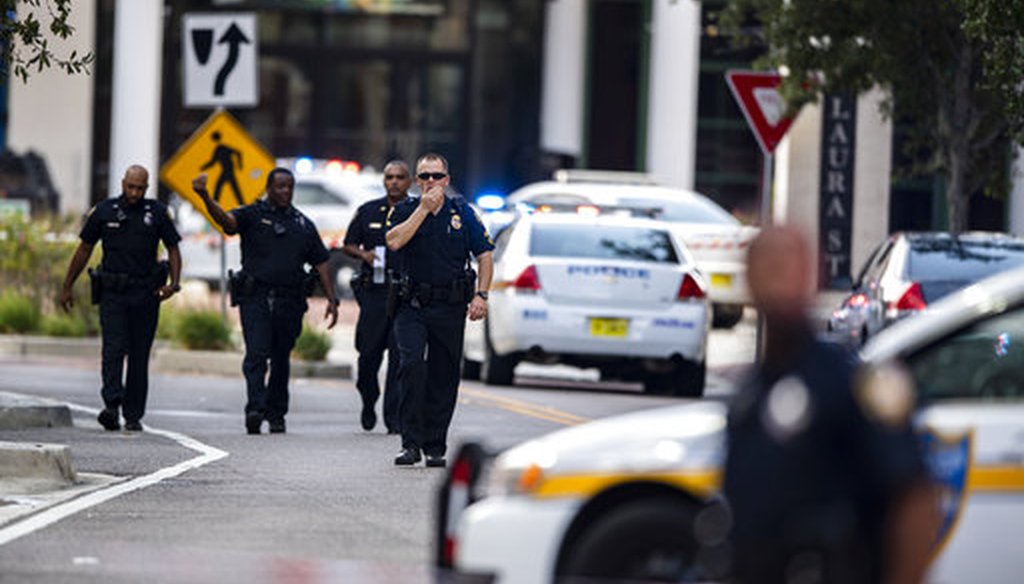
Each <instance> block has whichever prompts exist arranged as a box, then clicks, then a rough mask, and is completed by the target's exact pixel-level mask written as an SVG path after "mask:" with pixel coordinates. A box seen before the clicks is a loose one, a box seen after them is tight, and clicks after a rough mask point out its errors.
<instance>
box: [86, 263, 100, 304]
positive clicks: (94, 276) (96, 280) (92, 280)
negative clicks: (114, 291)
mask: <svg viewBox="0 0 1024 584" xmlns="http://www.w3.org/2000/svg"><path fill="white" fill-rule="evenodd" d="M89 291H90V292H91V293H92V303H93V304H99V303H100V302H101V301H102V300H103V275H102V273H101V272H98V271H96V270H94V269H92V268H89Z"/></svg>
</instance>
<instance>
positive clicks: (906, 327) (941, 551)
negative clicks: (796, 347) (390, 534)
mask: <svg viewBox="0 0 1024 584" xmlns="http://www.w3.org/2000/svg"><path fill="white" fill-rule="evenodd" d="M862 354H863V356H864V358H865V359H866V360H867V361H869V362H877V363H881V362H887V361H889V360H892V359H899V360H902V361H903V362H904V363H906V365H907V366H908V368H909V370H910V372H911V373H912V375H913V376H914V378H915V380H916V382H917V385H918V391H919V396H918V397H919V398H920V401H921V404H922V406H921V408H920V410H919V411H918V413H917V415H916V417H915V424H916V427H917V428H918V430H919V433H920V435H921V436H922V439H923V441H924V443H925V445H926V448H927V452H928V462H929V467H930V468H931V470H932V473H933V475H934V477H935V478H936V480H937V483H938V484H939V485H940V486H941V488H942V493H943V496H942V513H943V518H942V522H941V527H940V532H939V533H938V534H937V536H936V539H935V541H936V543H935V547H934V553H935V558H934V560H933V564H932V566H931V575H930V579H931V581H933V582H943V583H945V582H1019V581H1020V575H1021V574H1022V573H1024V554H1022V553H1021V542H1024V270H1017V271H1013V272H1007V273H1004V274H1002V275H999V276H996V277H994V278H992V279H989V280H986V281H984V282H981V283H978V284H974V285H972V286H970V287H968V288H966V289H964V290H963V291H961V292H958V293H956V294H954V295H951V296H949V297H947V298H946V299H944V300H942V301H939V302H937V303H936V304H934V305H933V306H932V309H931V311H930V312H929V313H928V314H924V315H921V316H919V317H916V318H913V319H908V320H906V321H901V322H899V323H897V324H895V325H893V326H892V327H891V328H889V329H887V330H885V331H883V332H882V333H880V334H879V335H878V336H877V337H875V338H874V339H873V340H872V341H871V342H870V343H869V344H868V346H867V347H865V349H864V351H863V353H862ZM881 397H882V398H883V399H882V401H883V402H885V401H886V399H884V398H885V396H881ZM895 404H898V400H896V402H889V403H888V404H884V403H883V404H882V407H891V406H893V405H895ZM725 414H726V410H725V406H724V405H723V404H720V403H713V402H702V403H697V404H689V405H682V406H674V407H670V408H661V409H657V410H651V411H647V412H639V413H633V414H628V415H624V416H618V417H613V418H608V419H605V420H599V421H596V422H593V423H589V424H585V425H581V426H577V427H573V428H569V429H566V430H562V431H559V432H555V433H552V434H548V435H546V436H543V437H540V438H538V439H535V440H531V441H529V442H527V443H525V444H522V445H520V446H518V447H515V448H512V449H510V450H508V451H506V452H504V453H502V454H501V455H500V456H498V457H497V459H496V460H494V461H493V463H487V462H485V460H486V459H485V458H484V457H482V456H479V447H472V446H471V447H466V448H463V449H462V450H461V451H460V454H459V455H457V456H456V458H455V460H454V464H453V465H452V469H451V473H450V475H449V478H448V481H447V483H446V487H445V488H444V489H442V492H441V494H442V497H441V501H442V506H443V508H442V512H441V513H440V514H439V515H438V517H439V519H440V522H439V523H440V524H439V533H440V538H439V540H438V543H439V547H438V560H439V562H440V564H441V565H442V566H453V567H454V568H455V569H456V570H457V571H458V572H460V573H467V574H486V575H491V576H494V577H495V580H496V581H497V582H500V583H502V584H538V583H543V582H551V581H553V580H554V579H555V578H557V577H559V576H572V575H574V574H577V573H579V572H580V571H582V570H583V569H584V568H589V570H588V571H591V572H593V567H594V566H600V570H599V571H600V572H601V573H602V574H603V575H604V576H607V577H608V578H611V579H613V581H614V580H615V579H629V581H638V580H639V581H643V580H650V579H656V580H659V581H681V580H683V581H688V580H690V579H691V578H701V577H703V576H705V575H706V574H701V573H699V572H698V573H695V572H694V571H693V570H694V566H695V565H698V564H699V563H698V562H695V558H699V557H701V554H702V551H703V550H706V549H708V548H713V546H714V544H715V542H716V541H718V540H720V539H721V537H722V535H723V529H722V528H721V525H720V521H718V519H717V517H716V513H715V510H716V509H718V507H717V506H715V505H713V504H711V502H712V501H713V500H714V497H715V492H716V490H717V488H718V484H719V472H720V467H721V463H722V461H723V457H724V443H723V431H724V428H725V423H726V422H725ZM474 452H476V453H477V455H475V456H473V455H472V454H473V453H474ZM466 503H468V507H466V506H465V504H466ZM463 509H464V510H463ZM683 527H692V529H685V528H683ZM691 534H692V535H691ZM705 559H707V558H705Z"/></svg>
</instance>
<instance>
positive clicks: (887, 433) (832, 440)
mask: <svg viewBox="0 0 1024 584" xmlns="http://www.w3.org/2000/svg"><path fill="white" fill-rule="evenodd" d="M810 257H811V254H810V249H809V247H808V245H807V243H806V241H805V240H804V239H803V237H802V235H801V234H800V233H799V232H797V231H795V230H792V229H787V228H775V229H767V230H765V231H763V232H762V233H761V235H760V236H759V237H758V238H757V239H755V241H754V242H753V243H752V245H751V247H750V250H749V256H748V268H747V270H748V271H747V275H748V281H749V285H750V290H751V294H752V296H753V299H754V303H755V304H756V306H757V307H758V309H759V310H760V311H761V312H762V313H763V314H764V316H765V322H766V326H767V329H766V330H767V337H766V343H765V354H764V359H763V362H762V363H761V364H759V365H758V366H756V367H755V369H754V371H753V373H752V375H751V376H750V378H749V379H748V380H747V381H746V383H744V384H743V385H742V387H741V389H740V391H739V392H738V393H737V395H736V397H735V398H734V401H733V403H732V405H731V409H730V412H729V421H728V429H727V443H728V455H727V460H726V465H725V477H724V484H723V493H724V495H725V498H726V500H727V501H728V503H729V505H730V507H731V510H732V525H733V527H732V534H731V535H732V537H731V544H732V547H733V550H732V551H733V557H734V565H733V573H734V576H735V580H736V581H737V582H741V583H747V582H750V583H754V582H756V583H758V584H760V583H767V584H771V583H789V582H830V583H851V584H853V583H872V582H919V581H921V579H922V578H923V575H924V572H925V568H926V566H927V562H928V556H929V552H930V545H931V543H932V542H933V537H934V535H935V533H936V531H935V527H936V521H935V520H936V518H937V513H936V507H935V499H934V496H933V492H932V487H931V485H930V479H929V478H928V475H927V471H926V467H925V463H924V458H923V452H922V450H921V448H920V445H919V443H918V441H917V440H916V438H915V436H914V434H913V431H912V429H911V425H910V423H909V419H910V415H911V413H912V410H913V408H914V389H913V382H912V379H911V378H910V377H909V375H908V374H906V372H905V371H904V370H903V369H901V368H898V367H896V366H895V365H888V366H873V367H872V368H870V369H869V368H867V366H863V365H859V364H857V363H856V362H855V361H854V359H853V357H852V356H850V355H848V354H847V353H845V352H844V351H843V350H841V349H839V348H838V347H836V346H834V345H830V344H827V343H824V342H822V341H819V340H817V339H816V338H815V336H814V333H813V328H812V326H811V324H810V322H809V320H808V319H807V316H806V313H807V308H808V307H809V306H810V305H811V304H810V303H811V301H812V296H811V282H810V277H811V274H812V273H813V272H812V271H811V269H810V267H811V262H810Z"/></svg>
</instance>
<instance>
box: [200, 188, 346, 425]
mask: <svg viewBox="0 0 1024 584" xmlns="http://www.w3.org/2000/svg"><path fill="white" fill-rule="evenodd" d="M192 189H193V190H194V191H195V192H196V194H198V195H199V197H200V198H201V199H202V200H203V203H204V204H205V205H206V209H207V211H209V213H210V217H212V218H213V220H214V221H216V222H217V224H218V225H220V226H221V228H222V229H223V230H224V233H227V234H228V235H233V234H235V233H237V234H239V235H240V236H241V239H242V241H241V248H242V271H241V272H240V273H239V274H236V275H234V276H233V277H232V282H231V288H232V303H233V304H236V303H237V304H238V307H239V308H238V310H239V315H240V317H241V320H242V336H243V337H244V338H245V359H244V360H243V362H242V373H243V374H244V375H245V384H246V390H247V395H248V402H247V403H246V405H245V428H246V431H247V432H248V433H249V434H259V433H260V428H261V426H262V424H263V420H266V421H267V422H268V423H269V428H270V432H271V433H273V434H281V433H284V432H285V415H286V414H287V413H288V375H289V355H290V354H291V351H292V348H293V347H294V346H295V339H297V338H298V336H299V333H300V332H302V315H303V314H305V313H306V309H307V308H308V305H307V304H306V296H307V295H308V293H309V292H310V291H311V287H310V286H309V284H310V279H309V276H308V275H307V273H306V270H305V266H306V264H309V265H310V266H313V267H315V269H316V271H317V275H318V277H319V280H320V285H321V286H322V287H323V290H324V293H325V294H326V296H327V298H328V304H327V310H326V312H325V314H324V318H325V319H328V320H329V324H328V326H327V328H333V327H334V325H335V323H337V322H338V300H337V298H336V296H335V293H334V282H333V281H332V279H331V276H330V270H329V269H328V267H327V259H328V252H327V248H326V247H324V244H323V241H322V240H321V239H320V234H319V233H318V232H317V229H316V226H315V225H314V224H313V222H312V221H310V220H309V218H307V217H306V216H305V215H303V214H302V213H301V212H299V210H298V209H296V208H295V207H293V206H292V195H293V193H294V190H295V177H294V176H293V175H292V173H291V171H290V170H288V169H287V168H275V169H274V170H272V171H270V173H269V174H268V175H267V193H266V197H265V198H263V199H261V200H259V201H257V202H255V203H253V204H251V205H246V206H244V207H239V208H236V209H234V210H232V211H231V212H227V211H225V210H224V209H223V208H222V207H221V206H220V205H219V204H217V202H216V201H214V200H213V199H212V198H210V193H209V191H207V189H206V175H205V174H200V175H199V176H198V177H197V178H196V179H195V180H193V181H192ZM268 361H269V362H270V375H269V379H268V376H267V362H268Z"/></svg>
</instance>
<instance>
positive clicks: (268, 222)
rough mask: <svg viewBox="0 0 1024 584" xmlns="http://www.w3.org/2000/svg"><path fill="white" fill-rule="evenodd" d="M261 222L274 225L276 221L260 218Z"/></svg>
mask: <svg viewBox="0 0 1024 584" xmlns="http://www.w3.org/2000/svg"><path fill="white" fill-rule="evenodd" d="M260 222H261V223H263V224H264V225H273V224H274V222H273V221H271V220H270V219H260Z"/></svg>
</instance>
